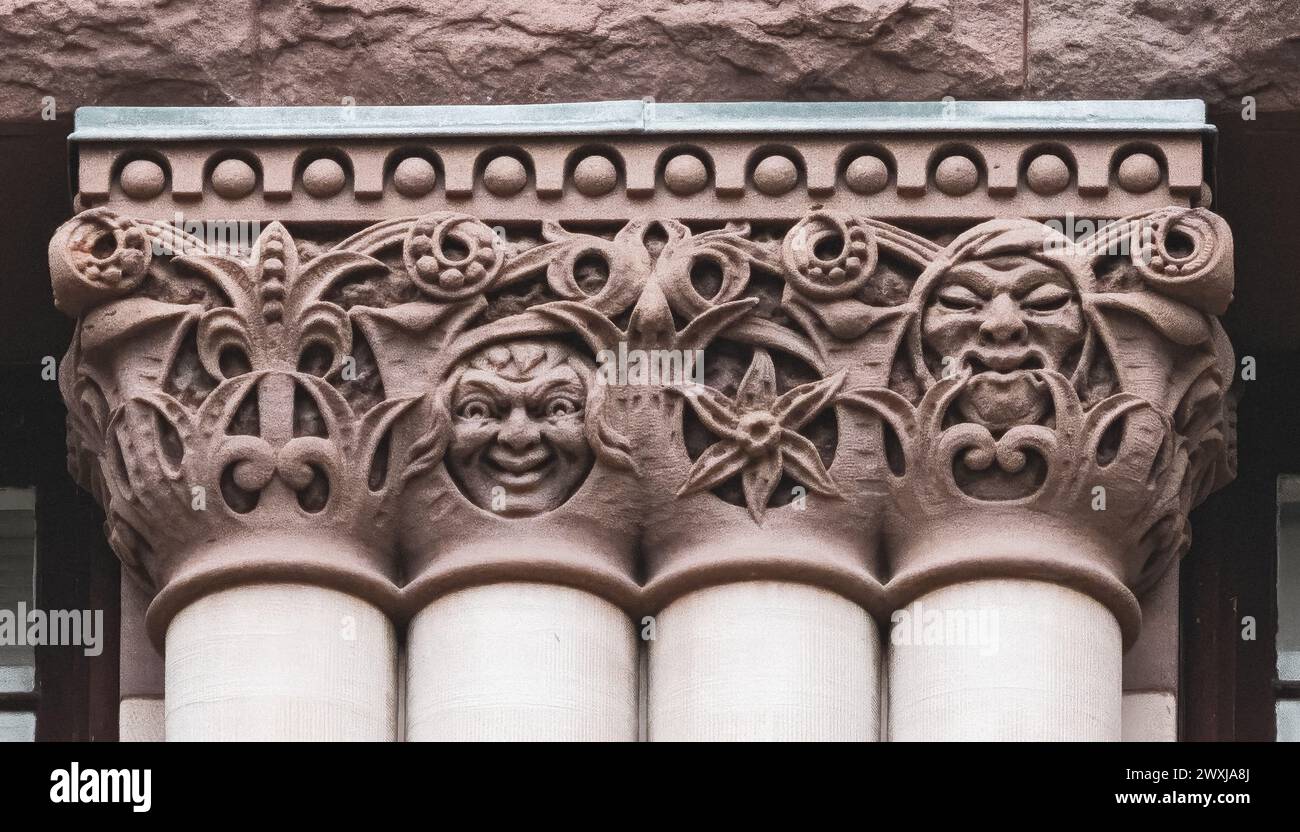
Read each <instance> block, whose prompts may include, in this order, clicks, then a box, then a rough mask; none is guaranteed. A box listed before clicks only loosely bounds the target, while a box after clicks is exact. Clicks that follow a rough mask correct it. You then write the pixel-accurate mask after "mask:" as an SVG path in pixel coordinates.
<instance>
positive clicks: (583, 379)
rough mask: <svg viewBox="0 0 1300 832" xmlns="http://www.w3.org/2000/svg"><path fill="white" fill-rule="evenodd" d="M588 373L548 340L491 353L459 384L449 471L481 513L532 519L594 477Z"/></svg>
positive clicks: (454, 393) (474, 362)
mask: <svg viewBox="0 0 1300 832" xmlns="http://www.w3.org/2000/svg"><path fill="white" fill-rule="evenodd" d="M590 383H591V365H590V364H589V363H587V362H586V361H585V359H583V358H582V357H581V356H580V355H579V354H578V353H576V352H574V351H573V350H571V349H570V348H569V347H567V346H566V345H564V344H562V343H559V342H556V341H548V340H527V341H515V342H511V343H509V344H502V345H497V346H492V347H488V348H487V349H485V350H483V351H481V352H479V353H477V354H475V355H474V356H472V357H471V358H470V360H469V361H468V364H467V366H466V368H465V370H464V371H463V372H462V373H461V374H460V375H459V377H457V378H456V379H455V381H454V385H453V387H452V390H451V395H450V398H449V404H450V407H451V417H452V430H451V442H450V444H449V447H448V449H447V467H448V469H449V470H450V472H451V474H452V476H453V477H454V478H455V479H456V481H457V483H458V484H459V485H460V487H461V489H462V491H464V492H465V495H466V496H467V497H469V499H470V500H471V501H472V502H473V503H474V504H475V505H477V506H479V507H480V508H484V509H487V510H489V511H494V512H496V513H498V514H501V515H503V516H505V517H530V516H533V515H536V514H541V513H543V512H546V511H550V510H552V509H554V508H557V507H558V506H560V505H561V504H563V503H564V501H565V500H567V499H568V498H569V497H570V495H572V494H573V492H574V491H576V490H577V488H578V486H579V485H581V483H582V480H583V478H584V477H586V475H587V472H588V471H589V470H590V469H591V464H592V460H593V454H592V450H591V446H590V445H588V444H587V438H586V434H585V431H584V428H583V424H584V421H583V420H584V410H585V409H586V403H587V390H588V387H589V385H590Z"/></svg>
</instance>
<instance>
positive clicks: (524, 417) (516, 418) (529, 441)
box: [497, 407, 542, 453]
mask: <svg viewBox="0 0 1300 832" xmlns="http://www.w3.org/2000/svg"><path fill="white" fill-rule="evenodd" d="M497 441H498V442H500V443H501V444H502V445H504V446H506V448H508V449H509V450H511V451H514V452H516V453H523V452H524V451H527V450H528V449H529V448H532V447H533V446H534V445H536V444H537V443H538V442H540V441H542V433H541V431H540V430H538V429H537V423H536V422H534V421H533V420H532V419H530V418H528V414H527V413H526V412H524V409H523V408H522V407H516V408H513V409H512V410H511V411H510V416H509V417H508V418H507V419H506V421H505V424H503V425H502V426H501V431H500V432H499V433H498V434H497Z"/></svg>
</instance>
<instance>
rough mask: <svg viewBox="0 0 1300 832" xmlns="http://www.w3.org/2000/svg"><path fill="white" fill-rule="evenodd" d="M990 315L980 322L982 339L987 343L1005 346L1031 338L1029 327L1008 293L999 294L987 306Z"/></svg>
mask: <svg viewBox="0 0 1300 832" xmlns="http://www.w3.org/2000/svg"><path fill="white" fill-rule="evenodd" d="M986 309H987V310H988V317H987V318H986V319H985V320H984V323H982V324H980V341H981V342H982V343H985V344H991V345H996V346H1005V345H1007V344H1023V343H1025V341H1026V340H1028V338H1029V329H1028V328H1027V327H1026V326H1025V322H1024V321H1023V320H1021V319H1020V315H1019V314H1018V311H1019V310H1017V309H1016V304H1015V301H1013V300H1012V299H1011V298H1010V296H1008V295H998V296H997V297H995V298H993V300H992V302H990V303H989V305H988V306H987V307H986Z"/></svg>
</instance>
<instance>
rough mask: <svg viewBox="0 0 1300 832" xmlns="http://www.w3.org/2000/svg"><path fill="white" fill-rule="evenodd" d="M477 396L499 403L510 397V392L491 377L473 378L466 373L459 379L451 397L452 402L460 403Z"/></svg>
mask: <svg viewBox="0 0 1300 832" xmlns="http://www.w3.org/2000/svg"><path fill="white" fill-rule="evenodd" d="M475 393H477V394H479V395H481V396H486V397H487V398H489V399H491V400H492V401H494V402H497V403H500V402H502V401H504V400H506V399H508V398H509V397H510V391H509V390H507V389H505V387H504V386H503V385H501V384H500V383H499V382H498V381H497V380H496V379H493V378H491V377H487V378H483V377H477V378H476V377H474V376H471V375H470V374H469V373H466V374H465V375H464V376H462V377H461V380H460V383H459V384H457V385H456V390H455V392H454V394H453V396H452V398H453V400H454V401H460V400H462V399H464V398H466V397H468V396H470V395H473V394H475Z"/></svg>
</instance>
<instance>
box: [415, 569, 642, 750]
mask: <svg viewBox="0 0 1300 832" xmlns="http://www.w3.org/2000/svg"><path fill="white" fill-rule="evenodd" d="M637 638H638V636H637V631H636V628H635V626H634V625H633V622H632V621H631V619H629V618H628V616H627V614H626V613H625V612H624V611H623V610H622V609H620V608H619V607H617V606H615V605H614V604H612V603H610V602H609V601H606V600H605V599H603V598H600V597H597V596H595V595H592V594H591V593H589V592H584V591H582V590H578V589H573V588H570V587H565V586H557V585H551V584H539V583H522V582H517V583H500V584H489V585H486V586H480V587H473V588H470V589H463V590H459V591H457V592H453V593H451V594H449V595H445V596H443V597H441V598H439V599H437V600H435V601H434V602H433V603H431V604H429V605H428V606H427V607H425V608H424V610H422V611H421V612H420V613H419V614H418V615H416V616H415V618H414V619H413V620H412V621H411V626H410V630H409V632H408V638H407V699H406V720H407V722H406V738H407V740H410V741H427V740H437V741H457V740H510V741H523V740H547V741H635V740H636V739H637V664H638V661H637Z"/></svg>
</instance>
